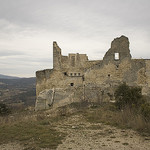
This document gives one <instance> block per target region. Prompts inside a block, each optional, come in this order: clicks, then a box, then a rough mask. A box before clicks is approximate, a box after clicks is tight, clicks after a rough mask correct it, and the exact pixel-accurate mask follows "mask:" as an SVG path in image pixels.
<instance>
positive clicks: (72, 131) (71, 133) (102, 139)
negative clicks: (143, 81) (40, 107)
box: [0, 107, 150, 150]
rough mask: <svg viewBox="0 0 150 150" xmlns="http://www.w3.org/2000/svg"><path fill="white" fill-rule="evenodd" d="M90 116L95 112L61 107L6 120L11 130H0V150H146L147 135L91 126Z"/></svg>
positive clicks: (97, 123) (149, 140)
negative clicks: (9, 123)
mask: <svg viewBox="0 0 150 150" xmlns="http://www.w3.org/2000/svg"><path fill="white" fill-rule="evenodd" d="M93 112H97V108H96V109H91V108H88V107H87V108H84V109H81V110H80V111H77V110H76V109H74V108H71V109H70V108H67V109H66V108H64V107H62V108H58V109H55V110H54V109H51V110H47V111H41V112H37V113H35V112H34V113H31V114H30V113H28V114H27V115H25V114H23V115H20V114H19V116H15V118H14V119H13V117H10V118H9V119H8V118H7V121H8V122H11V126H10V127H9V128H7V126H6V127H2V125H1V127H0V130H1V132H0V137H3V138H2V139H1V145H0V150H6V149H7V150H27V149H28V150H52V149H57V150H66V149H68V150H69V149H72V150H149V148H150V135H149V134H148V133H144V132H140V133H139V132H137V131H134V130H132V129H126V128H125V127H124V128H120V127H119V128H118V127H114V126H111V125H108V124H106V122H103V121H101V120H96V121H94V122H91V121H90V120H89V114H90V113H93ZM103 113H105V112H103ZM98 115H99V114H98ZM92 117H93V118H94V117H95V116H94V115H93V116H92ZM15 119H16V120H15ZM106 119H108V120H109V119H110V118H109V117H108V118H106ZM5 121H6V120H5ZM3 123H4V121H3ZM4 124H5V123H4ZM2 134H3V136H2ZM7 134H8V135H7Z"/></svg>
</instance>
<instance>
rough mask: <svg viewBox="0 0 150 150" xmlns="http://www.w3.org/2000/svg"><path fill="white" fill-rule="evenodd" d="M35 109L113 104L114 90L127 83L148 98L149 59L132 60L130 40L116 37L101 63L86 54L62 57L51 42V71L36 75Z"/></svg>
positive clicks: (47, 70) (43, 71)
mask: <svg viewBox="0 0 150 150" xmlns="http://www.w3.org/2000/svg"><path fill="white" fill-rule="evenodd" d="M36 78H37V83H36V96H37V100H36V110H42V109H48V108H50V107H55V106H56V107H57V106H61V105H65V104H68V103H72V102H76V101H84V100H87V101H90V102H103V101H113V100H114V91H115V89H116V87H117V86H118V85H119V84H120V83H122V82H126V83H127V84H128V85H129V86H140V87H141V88H142V94H143V95H147V96H150V59H132V56H131V54H130V49H129V40H128V38H127V37H125V36H121V37H119V38H116V39H114V40H113V41H112V43H111V48H110V49H109V50H108V51H107V52H106V54H105V56H104V57H103V60H94V61H90V60H88V56H87V55H86V54H79V53H77V54H69V55H68V56H63V55H62V53H61V49H60V47H59V46H58V45H57V43H56V42H53V69H46V70H41V71H37V72H36Z"/></svg>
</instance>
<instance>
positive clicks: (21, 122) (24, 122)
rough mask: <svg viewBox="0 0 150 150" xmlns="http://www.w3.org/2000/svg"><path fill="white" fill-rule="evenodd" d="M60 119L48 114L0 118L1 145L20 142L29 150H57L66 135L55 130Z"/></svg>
mask: <svg viewBox="0 0 150 150" xmlns="http://www.w3.org/2000/svg"><path fill="white" fill-rule="evenodd" d="M59 119H60V118H58V117H55V118H54V117H53V116H47V114H46V112H44V111H43V112H38V113H35V112H22V113H19V114H13V115H11V116H5V117H0V137H1V140H0V144H4V143H8V142H15V141H19V142H20V143H21V144H23V145H24V146H25V147H26V148H27V149H30V148H31V147H32V148H34V149H38V148H52V149H56V148H57V146H58V145H59V144H61V141H62V139H63V138H64V137H65V133H61V132H58V131H56V130H55V128H54V124H55V123H56V122H57V121H58V120H59Z"/></svg>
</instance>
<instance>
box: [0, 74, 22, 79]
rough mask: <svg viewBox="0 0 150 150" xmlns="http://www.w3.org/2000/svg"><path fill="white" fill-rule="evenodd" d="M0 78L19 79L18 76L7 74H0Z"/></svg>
mask: <svg viewBox="0 0 150 150" xmlns="http://www.w3.org/2000/svg"><path fill="white" fill-rule="evenodd" d="M0 79H20V78H19V77H14V76H7V75H3V74H0Z"/></svg>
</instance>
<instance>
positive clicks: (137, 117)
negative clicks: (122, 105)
mask: <svg viewBox="0 0 150 150" xmlns="http://www.w3.org/2000/svg"><path fill="white" fill-rule="evenodd" d="M84 115H85V117H86V118H87V120H88V121H89V122H95V123H98V122H103V123H105V124H108V125H113V126H117V127H120V128H132V129H133V130H137V131H140V132H141V133H143V132H145V133H149V134H150V121H146V120H145V119H144V117H143V116H142V115H141V114H136V113H135V112H134V111H132V110H131V109H129V108H126V109H125V110H124V111H117V110H116V109H115V108H114V105H113V104H106V105H103V106H99V107H97V108H95V109H93V108H92V109H91V108H90V109H87V110H86V112H84Z"/></svg>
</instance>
